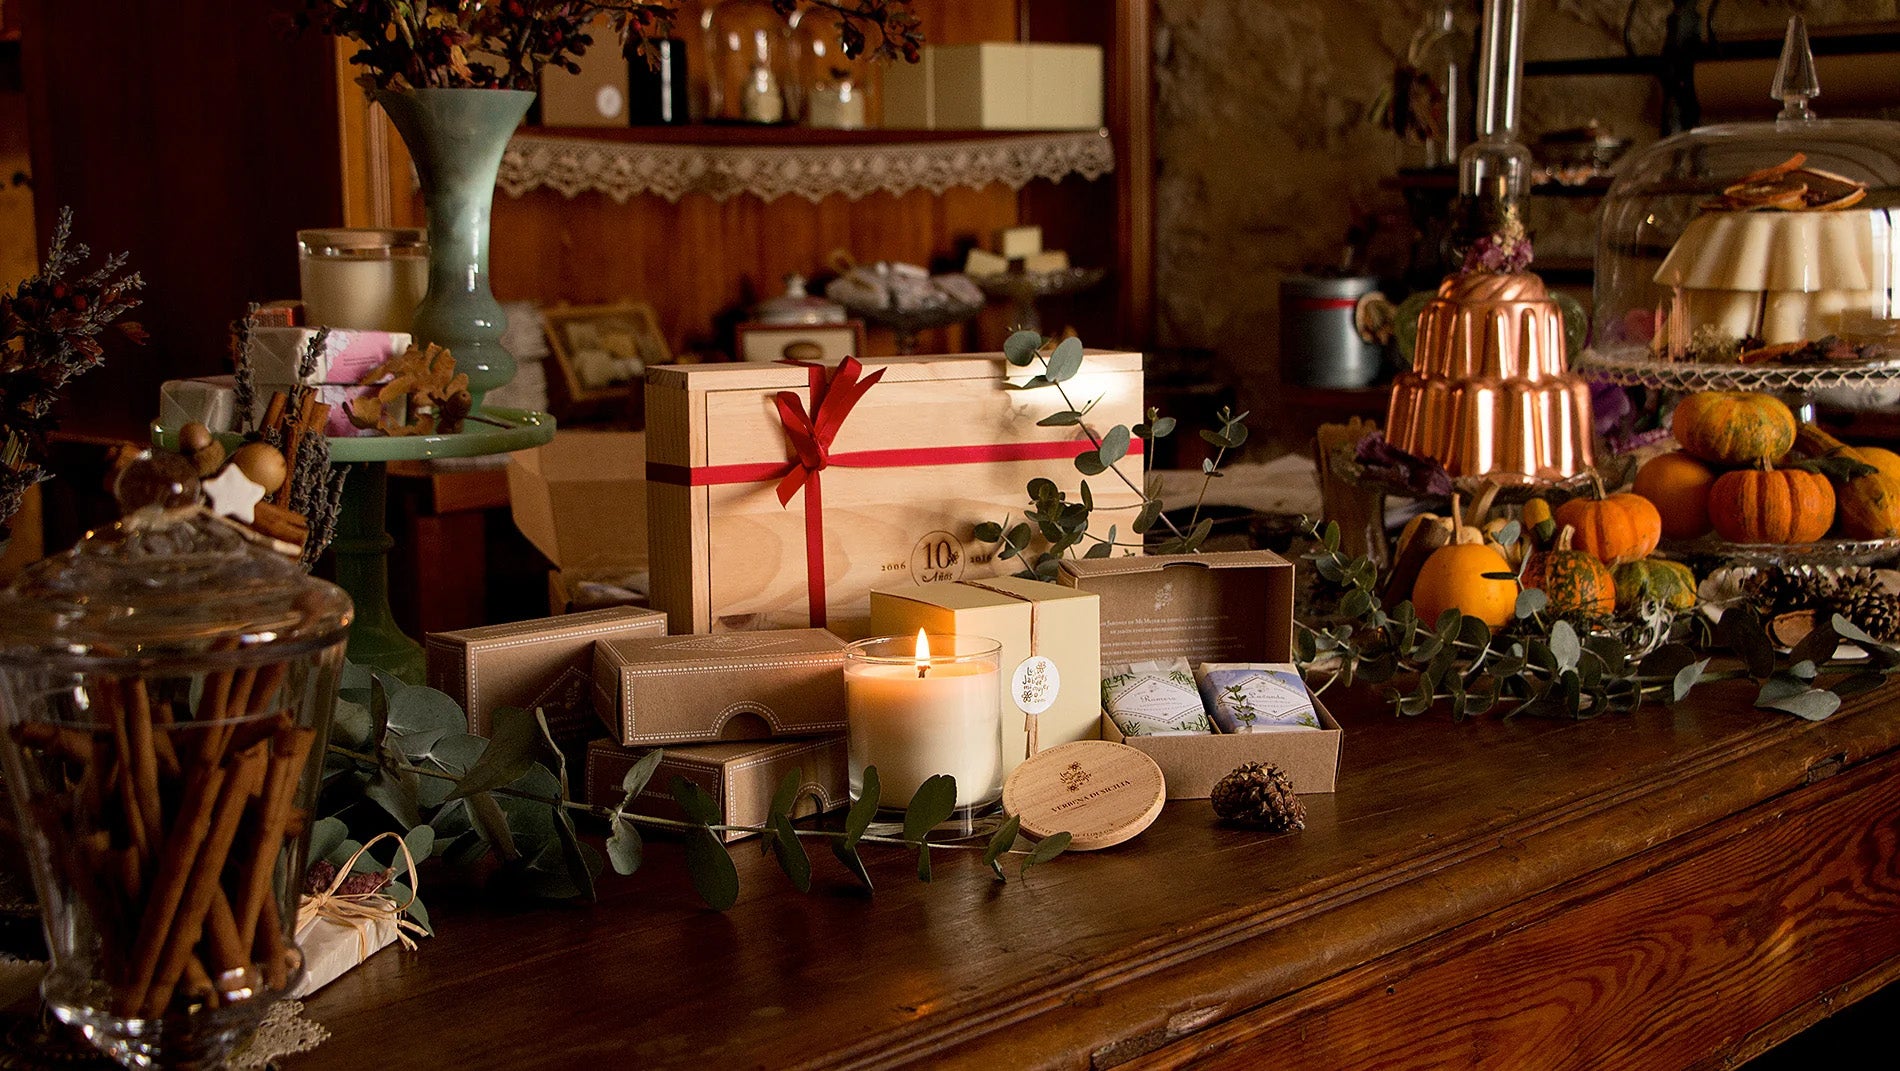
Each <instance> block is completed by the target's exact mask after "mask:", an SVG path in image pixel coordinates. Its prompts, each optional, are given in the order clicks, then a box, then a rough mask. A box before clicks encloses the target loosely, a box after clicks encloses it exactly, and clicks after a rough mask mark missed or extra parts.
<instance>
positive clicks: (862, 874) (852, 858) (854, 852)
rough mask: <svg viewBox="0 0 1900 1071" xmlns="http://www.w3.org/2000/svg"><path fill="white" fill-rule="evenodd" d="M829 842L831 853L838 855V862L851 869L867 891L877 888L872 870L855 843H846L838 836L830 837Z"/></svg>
mask: <svg viewBox="0 0 1900 1071" xmlns="http://www.w3.org/2000/svg"><path fill="white" fill-rule="evenodd" d="M829 843H830V844H831V854H832V855H835V856H837V857H838V862H840V863H843V864H844V868H845V869H846V870H849V871H850V872H851V873H852V874H853V875H855V876H856V877H857V879H858V880H859V881H861V882H863V883H864V888H865V891H867V892H869V891H870V890H872V889H873V888H875V886H874V885H873V884H872V883H871V872H870V870H868V869H866V868H865V865H864V859H863V857H862V856H860V855H858V849H857V845H856V844H855V843H852V844H846V843H845V842H844V841H843V840H840V839H838V838H829Z"/></svg>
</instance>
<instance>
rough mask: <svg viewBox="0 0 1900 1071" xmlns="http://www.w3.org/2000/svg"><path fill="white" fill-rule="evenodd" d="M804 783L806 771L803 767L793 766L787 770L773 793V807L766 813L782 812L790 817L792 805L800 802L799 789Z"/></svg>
mask: <svg viewBox="0 0 1900 1071" xmlns="http://www.w3.org/2000/svg"><path fill="white" fill-rule="evenodd" d="M804 784H805V771H804V770H803V769H799V768H793V769H790V770H787V771H785V776H784V777H782V778H780V779H779V783H778V789H777V790H776V791H775V792H773V793H772V808H771V810H769V811H767V812H766V813H767V814H768V815H771V814H782V815H784V816H786V817H787V818H790V817H791V815H792V807H793V806H794V805H796V804H797V803H798V790H799V789H800V788H801V787H803V786H804Z"/></svg>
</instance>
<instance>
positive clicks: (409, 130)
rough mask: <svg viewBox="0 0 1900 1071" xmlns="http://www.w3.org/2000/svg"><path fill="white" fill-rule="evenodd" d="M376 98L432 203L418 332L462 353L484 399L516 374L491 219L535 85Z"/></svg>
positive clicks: (474, 389) (458, 357)
mask: <svg viewBox="0 0 1900 1071" xmlns="http://www.w3.org/2000/svg"><path fill="white" fill-rule="evenodd" d="M376 100H377V102H378V103H380V104H382V106H383V110H384V111H385V112H387V113H388V114H389V119H390V122H392V123H394V124H395V126H396V132H397V133H398V134H401V135H402V140H403V144H405V145H407V146H408V148H409V154H410V156H411V157H413V158H414V160H415V164H416V174H417V176H418V177H419V178H420V179H421V181H422V196H423V201H424V203H425V204H426V205H427V207H428V211H429V293H428V295H427V296H426V297H424V298H423V299H422V304H421V305H419V306H418V307H417V308H416V320H415V325H414V327H413V328H412V331H413V333H414V335H415V340H416V342H417V343H418V344H425V343H430V342H433V343H435V344H437V345H439V346H445V347H447V348H448V349H449V350H450V351H451V352H453V353H454V354H455V368H456V371H458V372H465V373H467V374H468V386H469V393H470V394H472V395H473V396H474V402H475V405H476V406H480V405H481V404H482V398H483V396H484V395H486V394H487V393H488V392H489V391H491V390H494V389H495V388H497V387H500V386H502V385H503V384H505V383H507V382H508V381H509V380H511V379H513V378H514V375H515V361H514V358H513V357H511V356H509V355H508V351H507V350H504V349H502V346H501V335H502V329H503V327H504V326H505V321H504V318H503V315H502V310H501V305H500V304H499V303H497V302H496V301H495V296H494V294H493V293H492V292H490V290H489V286H488V224H489V213H490V211H491V209H492V208H493V206H494V200H495V175H496V173H497V172H498V171H499V170H500V169H501V156H502V153H503V152H504V151H505V150H506V149H507V148H508V139H509V138H510V137H512V136H513V135H514V132H515V128H516V127H518V126H520V125H521V120H522V117H523V116H525V115H527V114H528V105H529V103H531V102H532V101H533V100H534V94H533V93H530V92H527V91H525V90H516V89H417V90H411V91H408V92H390V91H382V92H378V93H377V94H376Z"/></svg>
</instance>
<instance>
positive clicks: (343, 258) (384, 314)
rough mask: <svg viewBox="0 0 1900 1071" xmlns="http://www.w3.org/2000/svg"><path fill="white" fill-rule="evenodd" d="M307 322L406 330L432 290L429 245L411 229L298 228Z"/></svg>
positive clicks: (421, 235) (343, 326) (299, 266)
mask: <svg viewBox="0 0 1900 1071" xmlns="http://www.w3.org/2000/svg"><path fill="white" fill-rule="evenodd" d="M297 249H298V253H299V257H298V268H299V273H300V278H301V282H302V284H303V310H304V322H305V323H306V324H309V325H310V326H311V327H335V328H339V329H353V330H357V331H392V332H406V331H408V330H409V326H410V324H411V323H412V322H413V321H414V320H415V318H416V306H417V305H419V304H421V303H422V298H423V295H424V294H425V293H427V292H428V289H429V244H428V242H427V240H426V239H425V238H424V237H423V233H422V232H421V231H420V230H415V229H412V228H400V227H398V228H375V227H337V228H331V229H328V230H310V231H298V232H297Z"/></svg>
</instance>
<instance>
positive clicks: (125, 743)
mask: <svg viewBox="0 0 1900 1071" xmlns="http://www.w3.org/2000/svg"><path fill="white" fill-rule="evenodd" d="M88 691H89V692H90V695H91V699H92V701H93V702H94V703H95V704H97V705H98V706H99V707H100V709H101V712H102V713H103V714H104V715H105V720H106V722H107V724H108V725H109V726H110V727H111V729H112V744H113V748H114V754H115V755H116V756H117V761H116V763H115V764H114V767H113V775H112V779H111V780H110V781H108V782H107V784H108V786H109V787H108V788H107V790H106V791H108V792H111V793H113V794H115V795H116V796H117V798H118V807H117V809H118V812H119V818H120V821H121V822H123V823H124V826H125V836H126V839H127V840H129V841H131V843H132V847H133V848H134V849H135V850H136V851H137V852H138V854H139V857H140V858H142V859H149V858H151V856H152V852H153V851H155V850H156V848H155V846H154V845H153V844H152V841H151V837H150V831H151V830H152V829H153V828H154V826H153V825H148V824H147V823H146V820H145V815H144V814H143V813H142V803H141V793H140V792H139V788H138V784H137V776H136V775H135V774H134V772H133V765H134V760H133V757H132V745H131V743H130V742H129V735H130V733H129V730H128V729H127V727H126V714H125V705H124V704H123V703H121V702H119V682H118V681H116V680H111V679H106V680H96V681H93V682H92V683H91V685H90V686H89V688H88ZM154 787H156V786H154Z"/></svg>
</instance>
